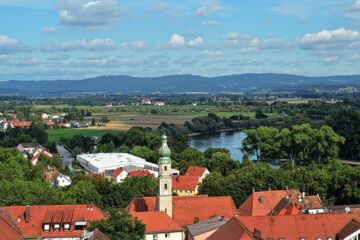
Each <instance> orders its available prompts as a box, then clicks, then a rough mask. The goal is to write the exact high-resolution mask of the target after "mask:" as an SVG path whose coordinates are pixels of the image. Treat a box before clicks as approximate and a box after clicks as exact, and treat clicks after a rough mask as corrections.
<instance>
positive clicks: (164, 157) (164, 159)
mask: <svg viewBox="0 0 360 240" xmlns="http://www.w3.org/2000/svg"><path fill="white" fill-rule="evenodd" d="M170 156H171V150H170V148H169V146H168V145H167V137H166V135H165V133H164V134H163V135H162V143H161V147H160V149H159V162H158V164H159V178H158V182H159V184H158V193H157V198H156V211H164V212H166V213H167V214H168V215H169V216H170V217H172V176H171V158H170Z"/></svg>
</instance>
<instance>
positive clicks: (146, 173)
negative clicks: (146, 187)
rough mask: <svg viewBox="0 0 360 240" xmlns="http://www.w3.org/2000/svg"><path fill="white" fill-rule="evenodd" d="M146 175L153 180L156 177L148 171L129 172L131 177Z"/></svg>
mask: <svg viewBox="0 0 360 240" xmlns="http://www.w3.org/2000/svg"><path fill="white" fill-rule="evenodd" d="M145 175H149V176H151V177H153V178H154V177H155V175H154V174H153V173H151V172H149V171H148V170H137V171H131V172H129V176H130V177H142V176H145Z"/></svg>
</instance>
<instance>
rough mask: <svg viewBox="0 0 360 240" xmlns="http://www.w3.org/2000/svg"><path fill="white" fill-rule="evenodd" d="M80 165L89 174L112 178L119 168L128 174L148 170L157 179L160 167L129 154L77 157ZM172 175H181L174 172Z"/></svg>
mask: <svg viewBox="0 0 360 240" xmlns="http://www.w3.org/2000/svg"><path fill="white" fill-rule="evenodd" d="M76 160H77V161H78V163H79V164H80V165H81V166H82V167H83V168H84V169H85V170H86V171H88V172H94V173H96V174H98V175H102V176H107V177H111V174H112V173H113V172H114V171H115V170H116V169H117V168H124V169H125V170H126V171H127V172H129V173H130V172H131V171H137V170H148V171H149V172H150V173H153V174H154V175H155V177H157V175H158V165H157V164H154V163H151V162H147V161H146V160H145V159H143V158H140V157H136V156H134V155H131V154H128V153H94V154H81V155H77V156H76ZM172 174H179V171H178V170H173V171H172Z"/></svg>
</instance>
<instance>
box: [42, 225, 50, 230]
mask: <svg viewBox="0 0 360 240" xmlns="http://www.w3.org/2000/svg"><path fill="white" fill-rule="evenodd" d="M43 228H44V232H50V224H44V226H43Z"/></svg>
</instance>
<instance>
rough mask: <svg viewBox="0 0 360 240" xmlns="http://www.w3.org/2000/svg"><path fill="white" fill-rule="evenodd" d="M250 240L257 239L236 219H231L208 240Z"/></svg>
mask: <svg viewBox="0 0 360 240" xmlns="http://www.w3.org/2000/svg"><path fill="white" fill-rule="evenodd" d="M224 239H226V240H240V239H241V240H249V239H255V238H254V237H253V236H252V233H251V232H250V231H249V230H248V229H247V228H246V227H245V226H244V225H243V224H242V223H241V222H240V221H239V220H238V219H237V218H236V217H233V218H231V219H230V220H229V221H228V222H227V223H225V224H224V225H223V226H222V227H220V228H219V229H218V230H217V231H216V232H214V233H213V234H211V235H210V237H208V238H207V240H224Z"/></svg>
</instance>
